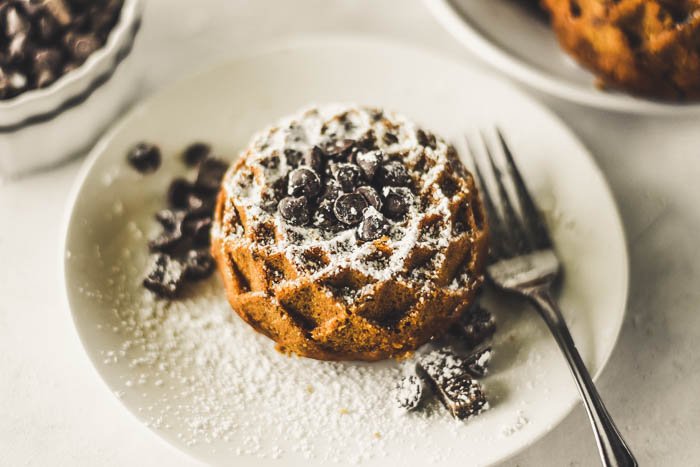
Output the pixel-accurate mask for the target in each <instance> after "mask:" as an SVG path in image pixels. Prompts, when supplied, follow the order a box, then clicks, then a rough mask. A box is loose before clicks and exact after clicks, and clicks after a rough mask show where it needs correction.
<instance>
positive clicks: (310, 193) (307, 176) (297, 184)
mask: <svg viewBox="0 0 700 467" xmlns="http://www.w3.org/2000/svg"><path fill="white" fill-rule="evenodd" d="M320 192H321V179H320V178H319V176H318V174H317V173H316V172H315V171H314V170H312V169H311V168H309V167H305V166H301V167H299V168H298V169H294V170H292V171H291V172H290V173H289V182H288V185H287V194H288V195H290V196H306V197H307V198H308V199H312V198H315V197H316V196H318V195H319V193H320Z"/></svg>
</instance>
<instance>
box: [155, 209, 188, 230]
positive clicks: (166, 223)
mask: <svg viewBox="0 0 700 467" xmlns="http://www.w3.org/2000/svg"><path fill="white" fill-rule="evenodd" d="M185 214H186V212H185V211H181V210H172V209H161V210H160V211H158V212H157V213H156V215H155V218H156V220H157V221H158V223H160V225H162V226H163V229H165V230H166V231H173V230H180V229H181V228H182V221H183V220H184V219H185Z"/></svg>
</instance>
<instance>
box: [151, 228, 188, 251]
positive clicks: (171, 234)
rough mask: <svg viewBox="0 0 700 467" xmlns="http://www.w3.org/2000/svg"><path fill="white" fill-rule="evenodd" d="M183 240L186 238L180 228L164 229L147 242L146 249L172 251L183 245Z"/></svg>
mask: <svg viewBox="0 0 700 467" xmlns="http://www.w3.org/2000/svg"><path fill="white" fill-rule="evenodd" d="M185 240H186V238H185V236H184V235H183V234H182V230H181V229H179V228H175V229H172V230H166V231H164V232H161V234H160V235H158V236H157V237H155V238H153V239H151V240H150V241H149V242H148V249H149V250H150V251H151V252H156V251H159V252H163V253H174V252H175V251H176V250H178V249H179V248H180V246H182V245H183V243H184V242H185Z"/></svg>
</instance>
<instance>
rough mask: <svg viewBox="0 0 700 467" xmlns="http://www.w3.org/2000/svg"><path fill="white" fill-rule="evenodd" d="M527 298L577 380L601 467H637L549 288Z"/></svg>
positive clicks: (534, 290) (537, 289)
mask: <svg viewBox="0 0 700 467" xmlns="http://www.w3.org/2000/svg"><path fill="white" fill-rule="evenodd" d="M527 296H528V297H529V299H530V301H531V302H532V303H533V304H534V305H535V307H536V308H537V310H538V311H539V313H540V315H541V316H542V318H543V319H544V320H545V322H546V323H547V326H549V330H550V331H551V332H552V334H553V335H554V338H555V339H556V341H557V344H559V348H560V349H561V351H562V352H563V354H564V357H566V361H567V362H568V363H569V368H570V369H571V373H572V374H573V376H574V379H575V380H576V386H577V387H578V392H579V393H580V394H581V398H582V399H583V402H584V406H585V407H586V412H587V413H588V418H589V420H590V421H591V426H592V427H593V432H594V433H595V439H596V444H597V445H598V451H599V453H600V459H601V461H602V464H603V466H605V467H628V466H635V467H636V466H637V461H636V460H635V458H634V456H633V455H632V452H631V451H630V449H629V448H628V447H627V444H626V443H625V441H624V440H623V439H622V435H621V434H620V432H619V430H618V429H617V427H616V426H615V423H614V422H613V420H612V417H611V416H610V414H609V413H608V410H607V409H606V408H605V404H603V400H602V399H601V398H600V395H599V394H598V391H597V390H596V388H595V385H594V384H593V380H592V379H591V375H590V374H589V373H588V370H587V369H586V365H585V364H584V363H583V360H582V359H581V355H579V353H578V350H577V349H576V344H574V340H573V338H572V337H571V333H570V332H569V328H568V327H567V325H566V322H565V321H564V317H563V315H562V313H561V311H560V309H559V305H557V302H556V301H555V300H554V298H553V297H552V293H551V290H550V287H549V286H536V287H533V288H531V289H529V290H528V291H527Z"/></svg>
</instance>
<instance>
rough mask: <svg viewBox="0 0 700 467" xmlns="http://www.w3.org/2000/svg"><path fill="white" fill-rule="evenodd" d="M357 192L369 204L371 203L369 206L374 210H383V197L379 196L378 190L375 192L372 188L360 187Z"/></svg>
mask: <svg viewBox="0 0 700 467" xmlns="http://www.w3.org/2000/svg"><path fill="white" fill-rule="evenodd" d="M355 191H357V192H358V193H359V194H361V195H362V196H364V197H365V199H366V200H367V203H369V205H370V206H372V207H373V208H374V209H376V210H377V211H381V210H382V198H381V196H379V193H377V190H375V189H374V188H372V187H371V186H367V185H364V186H361V187H358V188H357V190H355Z"/></svg>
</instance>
